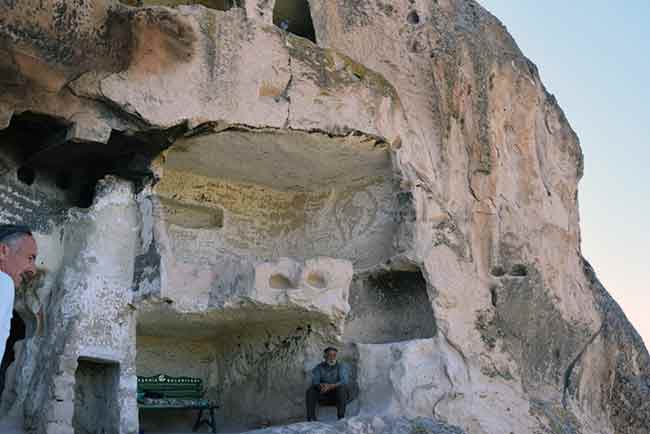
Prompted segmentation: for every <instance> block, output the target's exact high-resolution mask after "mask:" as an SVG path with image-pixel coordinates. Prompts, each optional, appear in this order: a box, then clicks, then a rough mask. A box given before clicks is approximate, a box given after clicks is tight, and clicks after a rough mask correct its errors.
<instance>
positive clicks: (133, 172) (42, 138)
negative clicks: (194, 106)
mask: <svg viewBox="0 0 650 434" xmlns="http://www.w3.org/2000/svg"><path fill="white" fill-rule="evenodd" d="M183 128H184V127H176V128H172V129H171V130H168V131H158V130H152V131H147V132H144V133H139V134H129V133H128V132H119V131H112V132H111V133H110V137H109V138H108V141H107V142H106V143H104V142H96V141H93V140H91V139H88V138H84V137H77V135H76V132H75V131H76V130H75V125H74V124H73V123H71V122H68V121H66V120H64V119H60V118H56V117H53V116H48V115H42V114H37V113H32V112H24V113H20V114H17V115H14V116H13V117H12V120H11V123H10V124H9V126H8V127H7V128H5V129H4V130H0V145H2V152H0V159H2V163H3V166H8V167H13V168H14V177H13V178H11V179H9V178H6V179H7V181H16V182H15V185H16V186H17V187H19V188H21V189H28V190H27V191H31V192H32V193H34V192H40V193H42V195H43V196H44V197H46V200H47V201H48V202H53V203H54V202H56V203H57V204H58V206H57V207H58V208H66V207H78V208H89V207H90V206H91V205H92V203H93V199H94V194H95V187H96V185H97V182H98V181H99V180H100V179H102V178H103V177H105V176H106V175H116V176H119V177H121V178H123V179H127V180H130V181H133V182H135V183H136V185H139V186H141V185H142V184H143V183H144V182H146V181H147V180H148V179H151V178H152V177H153V175H152V173H151V170H150V168H149V162H150V161H151V159H152V158H154V157H155V156H156V155H158V154H159V153H160V151H161V150H163V149H164V148H166V147H167V146H169V145H170V144H171V142H172V140H173V139H172V138H171V137H175V136H177V135H178V134H180V130H181V129H183ZM4 175H6V174H4Z"/></svg>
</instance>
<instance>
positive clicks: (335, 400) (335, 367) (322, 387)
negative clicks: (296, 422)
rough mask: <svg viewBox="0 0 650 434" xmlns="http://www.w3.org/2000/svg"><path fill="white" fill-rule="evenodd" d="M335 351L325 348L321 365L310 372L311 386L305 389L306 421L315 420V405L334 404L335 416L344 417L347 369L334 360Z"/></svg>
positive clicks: (347, 378) (346, 396)
mask: <svg viewBox="0 0 650 434" xmlns="http://www.w3.org/2000/svg"><path fill="white" fill-rule="evenodd" d="M336 354H337V349H336V348H332V347H327V348H325V350H324V351H323V358H324V359H325V360H324V361H323V362H322V363H320V364H318V365H316V367H315V368H314V369H313V370H312V371H311V386H310V387H309V389H307V394H306V395H307V399H306V400H307V420H308V421H314V420H316V404H317V403H318V402H327V403H329V404H336V415H337V416H338V418H339V419H343V418H344V417H345V406H346V404H347V401H348V382H349V374H348V367H347V365H345V364H344V363H340V362H337V360H336Z"/></svg>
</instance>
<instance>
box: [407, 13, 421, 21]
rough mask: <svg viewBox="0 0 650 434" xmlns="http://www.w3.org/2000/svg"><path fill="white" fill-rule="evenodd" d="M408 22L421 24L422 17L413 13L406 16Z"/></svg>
mask: <svg viewBox="0 0 650 434" xmlns="http://www.w3.org/2000/svg"><path fill="white" fill-rule="evenodd" d="M406 21H407V22H408V23H409V24H419V23H420V15H418V13H417V12H416V11H411V12H409V14H408V15H407V16H406Z"/></svg>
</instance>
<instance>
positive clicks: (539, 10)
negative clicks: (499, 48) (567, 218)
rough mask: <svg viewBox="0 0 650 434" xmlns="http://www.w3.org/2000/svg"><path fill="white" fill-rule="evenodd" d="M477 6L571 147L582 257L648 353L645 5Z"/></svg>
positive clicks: (649, 88)
mask: <svg viewBox="0 0 650 434" xmlns="http://www.w3.org/2000/svg"><path fill="white" fill-rule="evenodd" d="M479 2H480V3H481V4H482V5H483V6H484V7H485V8H486V9H488V10H489V11H490V12H491V13H492V14H494V15H495V16H496V17H497V18H499V20H501V22H502V23H503V24H504V25H505V26H506V27H507V28H508V30H509V32H510V33H511V34H512V35H513V37H514V38H515V40H516V41H517V44H518V45H519V48H521V50H522V51H523V52H524V54H525V55H526V56H527V57H528V58H529V59H531V60H532V61H533V62H534V63H535V64H536V65H537V67H538V68H539V71H540V74H541V77H542V81H543V82H544V84H545V86H546V88H547V89H548V90H549V92H551V93H552V94H554V95H555V97H556V98H557V100H558V102H559V104H560V106H561V107H562V108H563V109H564V112H565V114H566V115H567V118H568V119H569V122H570V123H571V126H572V127H573V129H574V130H575V131H576V133H577V134H578V136H579V137H580V143H581V146H582V151H583V153H584V155H585V175H584V177H583V178H582V181H581V182H580V186H579V201H580V219H581V228H582V252H583V255H584V256H585V257H586V258H587V260H588V261H589V262H590V263H591V265H592V266H593V267H594V269H595V270H596V273H597V275H598V277H599V279H600V281H601V282H602V283H603V284H604V285H605V287H606V288H607V289H608V290H609V292H610V294H612V295H613V296H614V298H615V299H616V301H618V303H619V304H620V305H621V307H622V308H623V310H624V311H625V313H626V315H627V317H628V319H629V320H630V321H631V322H632V324H634V326H635V327H636V329H637V331H638V332H639V333H640V334H641V336H642V337H643V339H644V340H645V342H646V346H647V347H650V312H649V311H650V229H649V228H648V225H649V224H650V222H649V221H648V216H650V182H649V181H650V180H648V179H646V178H645V175H646V174H648V173H649V171H648V170H647V166H649V165H650V139H648V138H649V137H650V83H649V80H650V1H649V0H625V1H618V2H614V1H611V0H570V1H567V0H544V1H540V0H479Z"/></svg>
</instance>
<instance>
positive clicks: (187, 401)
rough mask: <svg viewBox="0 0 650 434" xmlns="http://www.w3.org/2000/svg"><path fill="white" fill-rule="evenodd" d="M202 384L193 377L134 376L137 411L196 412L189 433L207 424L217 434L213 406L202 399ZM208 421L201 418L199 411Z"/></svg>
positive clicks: (208, 401) (215, 406)
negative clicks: (136, 386)
mask: <svg viewBox="0 0 650 434" xmlns="http://www.w3.org/2000/svg"><path fill="white" fill-rule="evenodd" d="M204 394H205V390H204V388H203V381H202V380H201V379H200V378H193V377H170V376H167V375H165V374H158V375H154V376H152V377H141V376H138V408H141V409H156V410H164V409H170V408H171V409H189V410H198V411H199V412H198V416H197V418H196V423H194V427H193V429H192V430H193V431H196V430H198V429H199V428H200V427H201V426H202V425H204V424H205V425H208V426H209V427H210V428H212V432H213V433H216V432H217V425H216V423H215V419H214V410H215V409H217V408H219V406H218V405H216V403H214V402H213V401H210V400H209V399H206V398H204V397H203V396H204ZM204 411H207V412H208V418H207V419H204V418H203V412H204Z"/></svg>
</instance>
